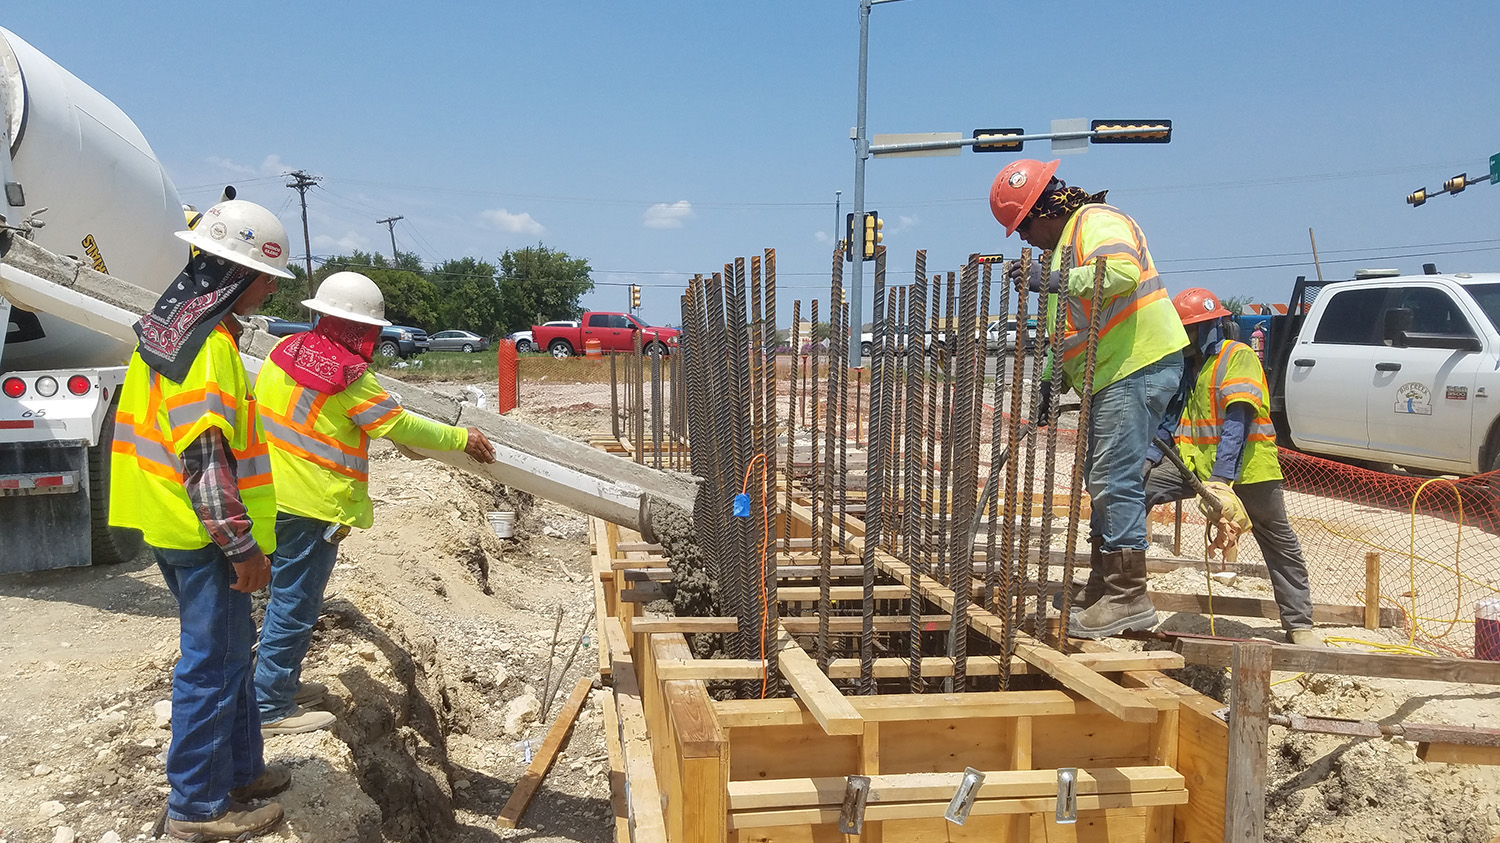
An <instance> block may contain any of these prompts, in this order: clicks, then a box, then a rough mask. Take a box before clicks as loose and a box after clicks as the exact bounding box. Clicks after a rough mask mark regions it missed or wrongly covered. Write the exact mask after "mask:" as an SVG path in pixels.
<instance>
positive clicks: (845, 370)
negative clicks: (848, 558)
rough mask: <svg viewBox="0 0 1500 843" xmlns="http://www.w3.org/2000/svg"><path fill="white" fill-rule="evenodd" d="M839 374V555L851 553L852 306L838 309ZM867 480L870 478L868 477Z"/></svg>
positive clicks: (844, 304) (844, 303)
mask: <svg viewBox="0 0 1500 843" xmlns="http://www.w3.org/2000/svg"><path fill="white" fill-rule="evenodd" d="M835 336H837V337H838V359H839V360H840V361H843V362H840V363H839V364H838V365H837V366H834V367H833V368H832V370H831V371H833V372H837V373H838V411H839V420H838V428H839V435H838V441H837V444H838V446H839V486H838V490H839V552H840V553H844V552H847V551H848V549H849V366H848V360H849V303H848V302H843V303H842V304H840V305H839V332H838V333H837V334H836V335H835ZM866 479H867V480H868V476H867V477H866Z"/></svg>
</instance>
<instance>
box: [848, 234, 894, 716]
mask: <svg viewBox="0 0 1500 843" xmlns="http://www.w3.org/2000/svg"><path fill="white" fill-rule="evenodd" d="M871 310H872V314H873V315H872V321H873V325H872V326H871V327H872V334H871V337H872V339H871V346H872V348H871V349H870V351H871V354H872V355H874V356H872V358H871V361H870V366H871V371H872V372H873V371H876V367H875V359H876V357H875V356H880V357H883V356H884V355H885V350H886V349H885V341H886V324H885V310H886V308H885V248H884V247H883V246H877V247H876V248H875V289H874V296H873V297H872V299H871ZM854 318H855V319H856V320H858V318H859V315H858V314H854ZM884 390H885V386H884V384H883V383H882V384H880V385H878V386H877V385H876V383H875V378H873V377H872V378H871V380H870V434H869V439H868V440H867V441H868V442H869V443H870V445H871V446H870V447H868V448H866V449H865V535H864V548H863V553H862V554H861V557H860V561H861V563H862V568H863V574H864V577H863V580H862V582H861V585H862V586H863V599H862V601H861V603H862V609H863V613H862V623H861V625H860V633H859V692H860V693H861V694H867V695H868V694H874V693H875V554H876V553H877V552H878V550H879V548H880V543H881V533H882V530H883V529H884V524H883V523H882V515H883V512H882V503H883V501H884V494H885V490H884V488H883V487H884V483H883V482H882V480H883V474H884V466H885V457H886V456H887V455H886V453H885V447H884V444H885V417H884V412H885V408H884V407H883V406H882V404H883V401H884V397H883V396H882V394H881V393H882V392H884ZM846 482H847V481H846Z"/></svg>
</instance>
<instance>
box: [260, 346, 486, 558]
mask: <svg viewBox="0 0 1500 843" xmlns="http://www.w3.org/2000/svg"><path fill="white" fill-rule="evenodd" d="M255 391H256V393H257V394H258V395H259V396H260V414H261V422H262V423H263V424H264V425H265V429H266V436H267V438H269V439H270V441H271V470H272V471H273V472H274V473H275V475H276V493H277V494H276V504H277V508H278V509H280V510H281V511H282V512H288V513H291V514H293V515H301V516H304V517H307V518H316V519H318V520H319V521H327V522H329V523H331V524H346V525H348V526H350V527H361V528H364V527H369V526H370V525H371V524H372V523H374V520H375V509H374V507H373V506H372V505H371V503H370V491H369V482H370V458H369V454H370V438H371V437H376V438H381V437H384V438H389V439H391V440H393V441H396V442H399V443H401V444H403V445H409V446H412V447H417V448H427V449H429V450H434V451H456V450H462V449H463V448H464V447H465V446H466V445H467V444H468V441H469V433H468V431H467V430H465V429H464V428H461V427H451V426H449V425H445V424H438V423H437V422H434V421H429V420H427V419H424V418H421V417H420V416H416V415H413V414H411V413H408V412H406V410H404V409H403V408H402V407H401V405H400V404H399V403H397V402H396V399H395V398H393V397H391V395H390V393H388V392H386V391H385V390H384V389H383V388H381V386H380V383H379V382H378V381H376V380H375V376H374V375H372V374H370V373H369V372H365V373H364V374H362V375H360V376H359V377H358V378H357V379H355V381H354V383H352V384H350V385H349V387H348V388H347V389H345V390H344V391H343V392H338V393H332V394H329V393H324V392H318V391H317V390H313V389H308V388H307V387H305V386H302V385H301V384H299V383H297V382H296V381H295V380H293V379H292V376H291V375H289V374H287V373H286V370H285V369H282V368H281V367H280V366H278V365H277V364H276V363H275V362H274V361H272V360H269V359H268V360H266V362H265V365H263V366H262V367H261V370H260V377H259V379H258V380H257V381H256V382H255Z"/></svg>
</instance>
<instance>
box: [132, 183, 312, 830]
mask: <svg viewBox="0 0 1500 843" xmlns="http://www.w3.org/2000/svg"><path fill="white" fill-rule="evenodd" d="M177 236H178V237H181V238H182V239H183V240H186V241H187V242H188V243H190V244H191V245H192V246H193V251H191V252H190V253H189V258H188V262H187V265H186V266H185V267H184V268H183V270H182V272H181V273H180V274H179V275H178V276H177V278H176V280H175V281H173V282H172V284H171V285H169V286H168V287H167V289H166V291H165V292H163V293H162V295H161V299H160V300H159V301H158V302H157V303H156V306H155V307H154V308H152V310H151V312H150V313H147V314H145V315H144V316H142V317H141V320H140V321H139V322H137V323H136V326H135V331H136V334H137V336H138V337H139V338H140V344H139V345H138V346H137V347H136V349H135V352H134V353H133V354H131V356H130V364H129V366H128V368H127V369H126V374H125V383H124V385H123V386H122V387H121V388H120V396H119V402H120V403H119V409H118V411H117V413H116V416H115V437H114V443H113V445H112V448H111V455H110V496H109V502H110V510H109V523H110V524H111V525H114V526H117V527H129V528H133V529H136V530H140V531H141V532H142V533H143V534H144V535H145V539H146V544H148V545H149V546H150V547H151V550H152V552H153V554H154V555H155V557H156V563H157V567H158V568H160V570H161V572H162V577H163V578H164V579H165V580H166V582H167V588H168V589H169V590H170V591H171V592H172V596H173V598H174V599H176V601H177V608H178V619H179V623H180V628H181V635H180V639H179V642H180V647H181V651H182V655H181V657H180V658H179V659H178V660H177V665H176V667H175V668H174V670H173V673H172V743H171V746H170V747H169V748H168V749H167V755H166V767H167V783H168V785H170V787H169V790H168V793H167V819H166V832H167V833H168V834H169V835H170V836H171V837H174V838H177V839H181V840H232V839H243V838H244V837H246V836H250V835H253V834H257V833H259V832H261V831H264V830H266V829H268V828H270V827H271V826H273V825H275V824H276V823H278V822H280V820H281V816H282V812H281V806H280V805H279V804H277V803H275V802H271V803H267V804H263V805H259V806H253V805H249V804H246V803H250V802H252V801H254V800H259V799H264V798H265V797H268V796H273V795H275V794H276V793H278V792H280V791H281V790H284V789H285V788H286V787H287V785H288V784H290V783H291V773H290V771H289V770H288V769H287V768H286V767H285V766H283V765H272V766H269V767H268V766H266V764H265V761H264V758H263V753H262V744H261V733H260V728H259V726H260V718H259V716H258V715H259V712H258V711H257V709H256V704H255V688H254V685H253V684H252V679H253V676H254V669H253V666H252V662H253V658H254V657H253V655H252V649H251V648H252V645H254V643H255V621H254V619H253V618H252V617H251V615H250V595H251V593H253V592H255V591H259V590H260V589H262V588H264V587H265V586H266V584H267V583H268V582H269V581H270V578H271V568H270V564H269V562H268V560H267V556H268V554H270V553H271V552H272V551H274V550H275V549H276V534H275V529H274V527H275V518H276V497H275V490H274V486H273V485H272V477H271V461H270V456H269V454H268V452H267V448H266V443H265V440H264V438H263V436H262V434H261V429H260V423H259V419H258V416H257V414H256V410H255V395H254V393H253V392H252V391H251V389H250V377H249V375H248V373H247V372H246V371H245V365H244V363H243V362H241V360H240V354H239V335H240V330H241V328H240V323H239V320H238V319H236V318H235V317H236V316H248V315H250V314H252V313H254V312H255V311H256V310H257V309H259V307H260V306H261V304H262V303H263V302H264V301H265V300H266V297H267V296H269V295H271V294H272V293H274V292H276V279H277V278H290V277H292V274H291V273H290V272H287V270H286V256H287V239H286V230H285V229H284V228H283V227H282V225H281V223H280V221H278V220H277V219H276V216H275V215H274V214H272V213H271V212H270V211H268V210H266V209H265V208H262V207H261V206H259V205H256V204H253V203H251V202H244V201H239V200H231V201H227V202H220V203H219V204H217V205H214V206H213V207H212V208H209V209H208V210H207V211H205V212H204V214H203V217H202V219H201V220H199V221H198V223H197V225H196V226H195V227H193V228H192V229H191V230H188V231H181V232H178V233H177Z"/></svg>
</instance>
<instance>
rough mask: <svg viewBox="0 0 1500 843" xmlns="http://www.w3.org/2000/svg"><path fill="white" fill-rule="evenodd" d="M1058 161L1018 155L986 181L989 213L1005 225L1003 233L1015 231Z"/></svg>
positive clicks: (1054, 169)
mask: <svg viewBox="0 0 1500 843" xmlns="http://www.w3.org/2000/svg"><path fill="white" fill-rule="evenodd" d="M1058 163H1059V162H1058V161H1055V160H1054V161H1048V162H1047V163H1045V164H1044V163H1042V162H1041V161H1035V160H1033V159H1030V158H1022V159H1021V160H1019V161H1012V162H1011V163H1010V164H1009V165H1007V166H1006V168H1005V169H1003V170H1001V171H1000V175H998V176H995V181H994V183H993V184H991V185H990V213H992V214H994V215H995V220H996V221H997V222H999V223H1000V224H1001V225H1003V226H1005V236H1006V237H1009V236H1010V235H1012V234H1015V233H1016V229H1017V228H1020V227H1021V220H1024V219H1026V215H1027V214H1028V213H1031V206H1032V205H1035V204H1036V200H1037V197H1038V196H1041V195H1042V191H1043V190H1045V189H1046V188H1047V183H1048V182H1050V181H1052V174H1053V173H1055V172H1057V165H1058Z"/></svg>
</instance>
